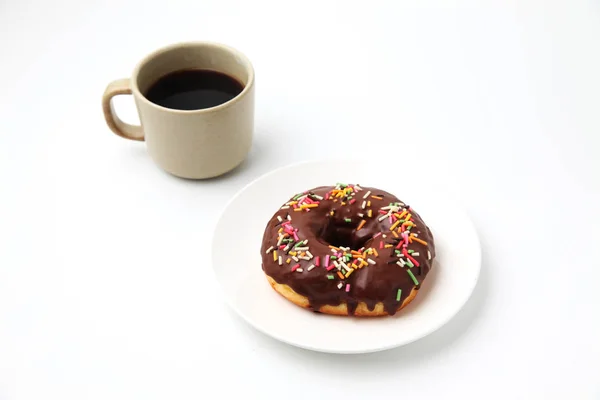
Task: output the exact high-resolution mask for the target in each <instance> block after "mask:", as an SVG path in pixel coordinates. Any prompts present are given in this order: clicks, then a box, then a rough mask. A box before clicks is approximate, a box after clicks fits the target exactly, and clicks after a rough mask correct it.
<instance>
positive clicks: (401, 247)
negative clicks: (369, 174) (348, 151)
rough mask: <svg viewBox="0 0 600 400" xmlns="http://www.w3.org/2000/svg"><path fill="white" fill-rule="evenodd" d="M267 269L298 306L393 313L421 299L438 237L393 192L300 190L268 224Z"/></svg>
mask: <svg viewBox="0 0 600 400" xmlns="http://www.w3.org/2000/svg"><path fill="white" fill-rule="evenodd" d="M260 252H261V256H262V270H263V272H264V273H265V275H266V277H267V280H268V282H269V284H270V285H271V287H272V288H273V289H275V291H277V292H278V293H279V294H281V295H282V296H283V297H285V298H286V299H288V300H289V301H291V302H293V303H294V304H296V305H298V306H300V307H303V308H306V309H310V310H312V311H315V312H319V313H325V314H333V315H345V316H348V315H355V316H361V317H374V316H383V315H394V314H395V313H396V312H397V311H398V310H400V309H402V308H403V307H406V305H407V304H408V303H410V302H411V301H412V300H413V299H414V298H415V296H416V295H417V293H418V291H419V288H420V287H421V284H422V283H423V281H424V280H425V277H426V276H427V274H428V273H429V271H430V269H431V267H432V264H433V260H434V258H435V246H434V241H433V235H432V234H431V231H430V230H429V228H428V227H427V226H426V225H425V223H424V222H423V220H422V219H421V217H420V216H419V214H417V213H416V212H415V211H414V210H413V209H412V208H411V207H410V206H409V205H408V204H405V203H403V202H402V201H400V200H399V199H398V198H396V197H395V196H394V195H392V194H390V193H388V192H386V191H383V190H380V189H376V188H372V187H361V186H360V185H354V184H341V183H338V184H336V185H335V186H319V187H316V188H313V189H310V190H307V191H305V192H302V193H297V194H295V195H294V196H292V197H291V198H290V199H289V200H288V201H286V202H285V203H284V204H283V205H282V206H281V207H280V208H279V209H278V210H277V211H276V212H275V214H274V215H273V217H272V218H271V219H270V220H269V222H268V223H267V226H266V229H265V232H264V235H263V240H262V246H261V250H260Z"/></svg>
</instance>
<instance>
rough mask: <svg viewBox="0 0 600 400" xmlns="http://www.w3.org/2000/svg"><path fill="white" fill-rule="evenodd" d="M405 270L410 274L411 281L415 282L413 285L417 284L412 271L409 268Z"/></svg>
mask: <svg viewBox="0 0 600 400" xmlns="http://www.w3.org/2000/svg"><path fill="white" fill-rule="evenodd" d="M406 272H408V275H410V278H411V279H412V281H413V282H414V283H415V285H418V284H419V281H418V280H417V278H416V277H415V276H414V275H413V273H412V271H411V270H410V269H407V270H406Z"/></svg>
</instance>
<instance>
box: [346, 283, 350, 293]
mask: <svg viewBox="0 0 600 400" xmlns="http://www.w3.org/2000/svg"><path fill="white" fill-rule="evenodd" d="M349 291H350V284H349V283H348V284H346V293H348V292H349Z"/></svg>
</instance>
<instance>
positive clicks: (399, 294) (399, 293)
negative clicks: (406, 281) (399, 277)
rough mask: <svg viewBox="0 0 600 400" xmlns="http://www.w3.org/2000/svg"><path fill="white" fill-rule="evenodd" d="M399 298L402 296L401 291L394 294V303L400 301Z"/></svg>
mask: <svg viewBox="0 0 600 400" xmlns="http://www.w3.org/2000/svg"><path fill="white" fill-rule="evenodd" d="M400 296H402V289H398V292H397V293H396V301H400Z"/></svg>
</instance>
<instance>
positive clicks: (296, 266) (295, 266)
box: [292, 264, 300, 272]
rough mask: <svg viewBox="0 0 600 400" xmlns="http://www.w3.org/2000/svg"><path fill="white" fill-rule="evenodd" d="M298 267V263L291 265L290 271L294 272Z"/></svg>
mask: <svg viewBox="0 0 600 400" xmlns="http://www.w3.org/2000/svg"><path fill="white" fill-rule="evenodd" d="M298 268H300V264H296V265H294V266H293V267H292V272H294V271H295V270H297V269H298Z"/></svg>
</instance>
